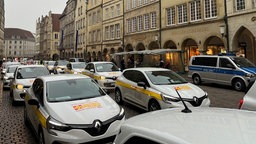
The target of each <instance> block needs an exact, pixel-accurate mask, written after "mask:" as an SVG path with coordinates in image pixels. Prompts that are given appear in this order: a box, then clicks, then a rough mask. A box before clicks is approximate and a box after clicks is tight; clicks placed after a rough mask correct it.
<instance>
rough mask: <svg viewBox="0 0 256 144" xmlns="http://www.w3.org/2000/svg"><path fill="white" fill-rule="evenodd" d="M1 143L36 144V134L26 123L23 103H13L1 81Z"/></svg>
mask: <svg viewBox="0 0 256 144" xmlns="http://www.w3.org/2000/svg"><path fill="white" fill-rule="evenodd" d="M0 88H1V90H0V112H1V113H0V120H1V123H0V144H36V139H35V136H34V135H32V132H31V130H30V129H29V128H28V127H26V126H25V125H24V121H23V105H22V104H19V105H17V106H12V105H11V99H10V98H9V93H8V92H3V90H2V82H0Z"/></svg>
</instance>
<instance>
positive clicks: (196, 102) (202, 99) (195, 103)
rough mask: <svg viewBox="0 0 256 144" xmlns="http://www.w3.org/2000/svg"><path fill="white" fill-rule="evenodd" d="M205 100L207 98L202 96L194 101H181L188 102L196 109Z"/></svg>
mask: <svg viewBox="0 0 256 144" xmlns="http://www.w3.org/2000/svg"><path fill="white" fill-rule="evenodd" d="M194 97H196V96H194ZM206 98H207V96H203V97H200V98H197V100H196V101H195V100H194V99H183V100H184V101H186V102H189V103H190V104H191V105H192V106H194V107H198V106H200V105H201V104H202V102H203V101H204V99H206Z"/></svg>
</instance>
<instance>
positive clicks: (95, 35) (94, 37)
mask: <svg viewBox="0 0 256 144" xmlns="http://www.w3.org/2000/svg"><path fill="white" fill-rule="evenodd" d="M96 39H97V34H96V31H93V42H96Z"/></svg>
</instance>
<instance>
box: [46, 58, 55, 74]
mask: <svg viewBox="0 0 256 144" xmlns="http://www.w3.org/2000/svg"><path fill="white" fill-rule="evenodd" d="M55 63H56V61H45V62H44V64H45V67H46V68H47V69H48V70H49V72H50V73H54V64H55Z"/></svg>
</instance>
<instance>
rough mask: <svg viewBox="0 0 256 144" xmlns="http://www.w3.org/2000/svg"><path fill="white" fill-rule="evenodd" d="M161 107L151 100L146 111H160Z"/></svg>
mask: <svg viewBox="0 0 256 144" xmlns="http://www.w3.org/2000/svg"><path fill="white" fill-rule="evenodd" d="M160 109H161V107H160V105H159V103H158V102H157V101H156V100H151V101H150V102H149V104H148V111H155V110H160Z"/></svg>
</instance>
